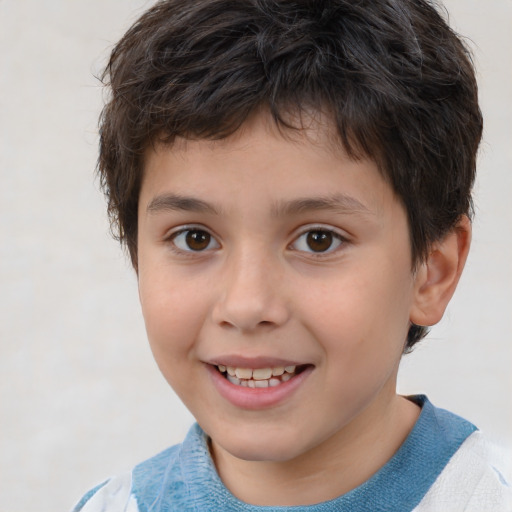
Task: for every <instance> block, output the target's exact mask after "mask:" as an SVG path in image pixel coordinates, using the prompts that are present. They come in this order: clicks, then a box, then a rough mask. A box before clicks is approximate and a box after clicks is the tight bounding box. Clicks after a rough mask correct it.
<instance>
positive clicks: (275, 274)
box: [213, 254, 289, 332]
mask: <svg viewBox="0 0 512 512" xmlns="http://www.w3.org/2000/svg"><path fill="white" fill-rule="evenodd" d="M276 260H277V258H276V259H275V260H272V258H271V257H268V256H263V255H261V254H259V255H258V254H239V255H237V256H233V257H232V258H228V259H227V260H226V262H225V269H224V272H223V276H222V277H223V279H222V282H221V284H220V292H219V294H218V300H217V301H216V304H215V306H214V310H213V319H214V321H215V322H216V323H217V324H218V325H221V326H222V327H225V328H231V329H236V330H238V331H240V332H251V331H255V330H258V329H261V328H267V329H268V328H271V327H278V326H281V325H284V324H285V323H286V322H287V320H288V318H289V304H288V301H287V299H286V296H285V295H286V294H285V293H284V284H283V281H284V279H283V278H284V275H283V274H284V271H283V269H282V267H281V266H280V264H279V262H278V261H276Z"/></svg>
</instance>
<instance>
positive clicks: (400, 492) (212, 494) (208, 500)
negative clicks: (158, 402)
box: [74, 396, 512, 512]
mask: <svg viewBox="0 0 512 512" xmlns="http://www.w3.org/2000/svg"><path fill="white" fill-rule="evenodd" d="M411 399H412V400H414V401H415V402H416V403H418V404H419V405H420V406H421V407H422V411H421V413H420V416H419V419H418V420H417V422H416V425H415V426H414V428H413V430H412V431H411V433H410V434H409V436H408V437H407V439H406V440H405V442H404V443H403V444H402V446H401V447H400V448H399V450H398V451H397V452H396V454H395V455H394V456H393V457H392V458H391V460H389V461H388V462H387V464H385V465H384V466H383V467H382V468H381V469H380V470H379V471H378V472H377V473H376V474H375V475H373V476H372V477H371V478H370V479H369V480H368V481H366V482H365V483H363V484H362V485H361V486H359V487H357V488H356V489H353V490H352V491H350V492H348V493H346V494H344V495H342V496H340V497H338V498H336V499H334V500H330V501H327V502H323V503H319V504H316V505H309V506H300V507H260V506H254V505H248V504H246V503H243V502H242V501H240V500H239V499H237V498H236V497H234V496H233V495H232V494H231V493H230V492H229V490H228V489H227V488H226V487H225V486H224V485H223V483H222V482H221V480H220V478H219V476H218V475H217V472H216V470H215V467H214V464H213V461H212V459H211V457H210V454H209V450H208V439H207V436H206V435H205V433H204V432H203V431H202V430H201V428H200V427H199V426H198V425H197V424H195V425H194V426H193V427H192V428H191V429H190V431H189V433H188V435H187V437H186V439H185V441H184V442H183V443H182V444H180V445H177V446H173V447H171V448H169V449H167V450H165V451H163V452H162V453H160V454H158V455H156V456H155V457H153V458H151V459H149V460H147V461H145V462H143V463H141V464H139V465H138V466H136V467H135V468H134V469H133V471H132V472H130V473H129V474H126V475H124V476H121V477H117V479H116V478H114V479H111V480H107V481H106V482H104V483H103V484H101V485H100V486H98V487H96V488H95V489H93V490H91V491H90V492H88V493H87V494H86V495H85V496H84V497H83V498H82V500H81V501H80V502H79V503H78V505H77V506H76V507H75V509H74V512H79V511H81V512H97V511H98V512H100V511H105V512H124V511H126V512H171V511H173V512H178V511H179V512H188V511H190V512H192V511H194V512H207V511H212V512H214V511H222V512H269V511H271V510H272V511H285V510H289V511H304V512H331V511H336V512H345V511H346V512H380V511H392V512H410V511H412V510H418V511H421V510H440V511H441V510H442V512H448V510H449V512H456V510H466V505H467V504H468V503H471V499H472V498H471V497H472V496H473V491H474V489H468V490H467V491H468V492H467V497H464V496H463V495H464V493H465V492H466V489H459V490H458V489H457V487H459V485H458V484H455V489H452V490H450V485H451V484H450V478H449V479H448V483H447V484H446V482H445V481H444V480H446V479H444V480H443V479H442V478H441V479H439V476H440V475H441V474H442V473H443V471H445V472H446V471H447V470H446V469H445V468H446V467H447V466H450V465H449V462H450V460H451V459H452V458H453V457H454V454H456V452H457V451H458V450H459V449H460V447H461V445H463V444H465V441H466V440H467V439H468V437H471V436H472V435H474V434H473V433H474V432H475V431H476V427H475V426H474V425H472V424H471V423H469V422H468V421H466V420H464V419H462V418H460V417H459V416H456V415H454V414H452V413H450V412H448V411H445V410H443V409H438V408H436V407H434V406H433V405H432V404H431V403H430V402H429V401H428V399H427V398H426V397H424V396H417V397H412V398H411ZM477 434H478V433H477ZM474 458H475V457H473V459H474ZM473 459H472V460H473ZM480 459H481V457H480V456H479V458H478V464H477V465H478V466H479V467H478V470H477V473H475V475H474V477H473V481H474V482H475V485H474V487H475V488H476V487H478V485H480V486H482V485H484V484H482V482H484V483H485V485H484V487H485V489H483V490H481V491H478V492H480V494H479V495H478V496H480V495H482V496H484V495H487V494H488V493H489V488H488V487H489V485H490V486H491V487H492V488H493V489H494V487H493V486H495V488H496V489H497V491H496V492H498V491H499V493H503V497H499V496H498V494H495V491H493V490H491V493H493V495H494V494H495V497H496V499H497V500H498V499H499V500H500V501H496V502H493V503H494V505H492V508H489V509H487V508H485V510H493V511H494V510H496V511H498V510H500V511H501V510H512V506H511V508H510V509H508V508H506V507H508V505H504V501H503V500H505V499H509V497H510V495H509V494H508V490H510V489H509V488H508V486H507V484H506V482H505V481H504V480H503V478H502V477H501V475H499V473H497V472H496V473H494V472H493V469H489V468H490V466H489V468H487V467H485V468H484V469H483V470H482V468H481V467H480V466H481V464H480ZM461 461H462V462H458V463H457V464H459V466H460V465H462V466H464V465H465V464H466V463H464V462H463V459H461ZM471 464H472V465H474V464H473V463H471ZM453 465H454V464H453V463H452V464H451V466H453ZM450 470H451V472H452V473H454V474H455V475H457V474H460V472H461V471H466V469H465V468H464V467H455V468H451V469H450ZM468 471H469V469H468ZM489 474H491V477H490V478H491V480H490V482H491V483H490V484H489V483H488V481H487V480H488V478H489ZM482 475H484V476H485V478H483V477H482ZM438 479H439V481H440V483H437V484H436V485H437V486H438V487H440V489H439V491H437V490H435V486H434V491H435V492H434V491H432V490H431V491H430V493H429V489H431V488H432V487H433V484H434V483H435V482H436V480H438ZM486 479H487V480H486ZM451 480H452V481H453V480H454V479H453V478H452V479H451ZM466 481H467V482H471V481H472V480H471V478H468V479H466ZM468 485H469V486H471V485H472V484H468ZM447 486H448V487H447ZM452 487H453V485H452ZM446 488H448V491H447V490H446ZM505 491H506V492H505ZM438 492H441V493H442V492H444V493H447V492H455V493H456V494H457V499H458V500H459V501H460V503H463V504H464V508H460V509H459V508H457V509H455V508H454V509H453V510H452V509H451V508H450V509H442V508H439V509H438V508H431V507H433V506H434V507H435V505H431V504H430V505H428V506H426V507H425V508H422V505H421V503H422V502H423V501H424V498H425V496H427V498H426V499H425V501H428V500H431V499H432V496H431V495H432V494H434V495H436V493H438ZM505 494H506V496H507V497H508V498H506V497H505ZM478 496H477V497H478ZM500 496H501V495H500ZM434 497H435V496H434ZM447 499H449V498H447ZM443 500H445V498H442V500H441V502H442V503H447V502H446V501H443ZM459 501H457V503H459ZM429 503H431V501H429ZM435 503H437V502H435ZM454 503H455V502H454ZM478 503H481V501H478ZM486 503H487V502H486ZM489 503H490V502H489ZM496 504H497V505H496ZM501 505H503V508H498V506H501ZM454 506H455V505H454ZM416 507H417V508H416ZM429 507H430V508H429ZM461 507H462V505H461ZM495 507H496V508H495ZM467 510H473V508H470V509H467ZM475 510H478V509H475ZM482 510H484V509H482Z"/></svg>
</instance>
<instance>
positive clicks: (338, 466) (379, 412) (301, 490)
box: [211, 394, 420, 506]
mask: <svg viewBox="0 0 512 512" xmlns="http://www.w3.org/2000/svg"><path fill="white" fill-rule="evenodd" d="M419 412H420V409H419V407H418V406H417V405H415V404H413V403H412V402H410V401H409V400H406V399H405V398H403V397H400V396H398V395H396V394H393V396H392V398H391V399H390V400H389V402H387V403H386V405H385V407H383V406H382V401H379V400H376V401H374V402H373V403H372V404H370V406H369V407H368V408H367V409H366V410H365V411H363V412H362V413H361V414H360V415H359V416H358V418H357V419H356V420H354V421H353V422H351V423H350V424H349V425H346V426H345V427H343V428H342V429H341V430H339V431H338V432H336V433H335V434H334V435H333V436H331V437H330V438H329V439H327V440H326V441H325V442H323V443H322V444H321V445H319V446H316V447H315V448H314V449H312V450H309V451H308V452H306V453H303V454H301V455H300V456H298V457H296V458H294V459H293V460H288V461H279V462H274V461H247V460H241V459H238V458H236V457H234V456H232V455H231V454H230V453H228V452H227V451H226V450H224V449H223V448H222V447H220V446H218V445H217V444H216V443H215V442H212V446H211V449H212V456H213V459H214V462H215V465H216V467H217V471H218V473H219V476H220V478H221V480H222V481H223V483H224V485H225V486H226V487H227V488H228V489H229V490H230V492H231V493H232V494H233V495H234V496H236V497H237V498H239V499H240V500H242V501H244V502H246V503H250V504H253V505H259V506H297V505H303V506H304V505H312V504H315V503H321V502H323V501H328V500H331V499H334V498H336V497H338V496H341V495H342V494H345V493H347V492H349V491H351V490H352V489H355V488H356V487H358V486H359V485H361V484H362V483H363V482H365V481H366V480H368V479H369V478H370V477H371V476H372V475H373V474H375V473H376V472H377V471H378V470H379V469H380V468H381V467H382V466H384V465H385V464H386V462H388V461H389V460H390V459H391V457H392V456H393V455H394V454H395V452H396V451H397V450H398V448H399V447H400V445H401V444H402V443H403V442H404V441H405V439H406V437H407V435H408V434H409V432H410V431H411V430H412V428H413V426H414V424H415V422H416V420H417V418H418V416H419Z"/></svg>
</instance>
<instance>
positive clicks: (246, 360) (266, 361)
mask: <svg viewBox="0 0 512 512" xmlns="http://www.w3.org/2000/svg"><path fill="white" fill-rule="evenodd" d="M206 362H207V363H208V364H211V365H215V366H219V365H222V366H231V367H233V368H251V369H255V368H278V367H280V366H300V365H302V364H304V363H299V362H297V361H294V360H291V359H282V358H279V357H266V356H261V357H244V356H237V355H225V356H219V357H215V358H212V359H210V360H208V361H206Z"/></svg>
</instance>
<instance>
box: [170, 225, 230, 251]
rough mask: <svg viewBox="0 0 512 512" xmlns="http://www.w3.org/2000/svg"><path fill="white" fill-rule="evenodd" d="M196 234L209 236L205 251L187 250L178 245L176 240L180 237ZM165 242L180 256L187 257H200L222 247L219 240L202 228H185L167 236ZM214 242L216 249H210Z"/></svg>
mask: <svg viewBox="0 0 512 512" xmlns="http://www.w3.org/2000/svg"><path fill="white" fill-rule="evenodd" d="M194 232H195V233H204V234H205V235H207V236H208V237H209V239H208V244H207V246H206V247H205V248H204V249H199V250H194V249H192V248H190V247H189V248H188V249H186V248H182V247H179V246H178V245H177V244H176V239H178V237H180V236H181V235H184V234H186V233H194ZM165 241H166V242H169V247H170V248H171V250H172V251H174V252H176V253H178V254H180V255H186V256H193V255H199V254H202V253H204V252H207V251H210V250H212V249H218V248H219V247H220V244H219V242H218V241H217V238H216V237H215V236H214V235H212V234H211V233H210V232H209V231H208V230H207V229H205V228H203V227H201V226H183V227H181V228H180V229H179V230H178V231H175V232H173V233H171V234H170V235H169V236H167V237H166V238H165ZM212 242H214V243H215V245H216V246H215V247H210V245H211V243H212ZM185 243H187V241H185Z"/></svg>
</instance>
